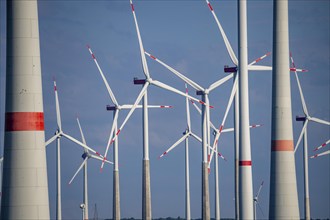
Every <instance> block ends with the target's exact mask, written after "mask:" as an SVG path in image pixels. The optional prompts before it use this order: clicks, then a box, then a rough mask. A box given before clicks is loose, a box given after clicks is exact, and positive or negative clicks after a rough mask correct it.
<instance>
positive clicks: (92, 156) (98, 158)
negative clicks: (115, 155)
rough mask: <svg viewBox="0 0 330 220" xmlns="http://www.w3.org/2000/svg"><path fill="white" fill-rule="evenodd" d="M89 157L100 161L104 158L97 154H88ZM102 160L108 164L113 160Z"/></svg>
mask: <svg viewBox="0 0 330 220" xmlns="http://www.w3.org/2000/svg"><path fill="white" fill-rule="evenodd" d="M89 156H90V157H91V158H93V159H96V160H100V161H103V160H104V158H101V157H99V156H95V155H92V154H91V155H89ZM104 162H105V163H108V164H113V162H112V161H109V160H104Z"/></svg>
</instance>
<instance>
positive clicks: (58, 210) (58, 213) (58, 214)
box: [45, 80, 103, 220]
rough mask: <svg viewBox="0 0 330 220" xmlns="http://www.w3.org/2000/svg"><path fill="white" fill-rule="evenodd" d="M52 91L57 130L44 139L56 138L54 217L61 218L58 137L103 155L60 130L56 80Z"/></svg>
mask: <svg viewBox="0 0 330 220" xmlns="http://www.w3.org/2000/svg"><path fill="white" fill-rule="evenodd" d="M54 92H55V106H56V121H57V126H58V128H57V130H56V132H55V135H54V136H53V137H51V138H50V139H49V140H48V141H46V143H45V146H47V145H49V144H50V143H52V142H53V141H55V140H56V145H57V151H56V164H57V166H56V167H57V168H56V179H57V184H56V188H57V190H56V192H57V194H56V219H57V220H61V219H62V205H61V156H60V155H61V151H60V149H61V148H60V143H61V142H60V138H61V137H65V138H66V139H68V140H70V141H72V142H74V143H76V144H78V145H80V146H81V147H83V148H84V149H85V150H89V151H91V152H93V153H94V154H96V155H97V156H99V157H101V158H102V159H103V156H102V155H101V154H100V153H98V152H96V151H95V150H93V149H92V148H90V147H89V146H87V145H86V144H84V143H82V142H80V141H78V140H77V139H75V138H73V137H71V136H70V135H68V134H66V133H64V132H63V130H62V121H61V113H60V105H59V100H58V93H57V86H56V81H55V80H54Z"/></svg>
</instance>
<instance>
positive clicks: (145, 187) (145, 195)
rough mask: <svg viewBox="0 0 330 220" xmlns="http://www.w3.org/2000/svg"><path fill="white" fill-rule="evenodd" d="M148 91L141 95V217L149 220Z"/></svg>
mask: <svg viewBox="0 0 330 220" xmlns="http://www.w3.org/2000/svg"><path fill="white" fill-rule="evenodd" d="M148 132H149V122H148V93H147V91H146V92H145V94H144V96H143V171H142V172H143V175H142V176H143V177H142V219H147V220H151V218H152V217H151V188H150V161H149V133H148Z"/></svg>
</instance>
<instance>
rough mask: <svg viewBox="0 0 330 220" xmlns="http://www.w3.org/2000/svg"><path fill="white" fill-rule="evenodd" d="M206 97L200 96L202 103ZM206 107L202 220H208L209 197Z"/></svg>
mask: <svg viewBox="0 0 330 220" xmlns="http://www.w3.org/2000/svg"><path fill="white" fill-rule="evenodd" d="M206 98H207V97H206V96H205V94H203V95H202V101H203V102H205V103H207V102H206V101H207V99H206ZM206 108H208V106H206V105H203V106H202V145H203V149H202V219H205V220H208V219H210V195H209V172H208V165H209V163H208V155H207V148H208V143H207V140H208V134H207V130H208V129H207V124H208V123H207V118H208V117H207V113H206V112H207V109H206Z"/></svg>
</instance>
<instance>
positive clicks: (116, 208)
mask: <svg viewBox="0 0 330 220" xmlns="http://www.w3.org/2000/svg"><path fill="white" fill-rule="evenodd" d="M117 111H119V110H118V109H117V110H116V111H114V112H113V117H114V118H115V114H116V113H117ZM113 123H116V125H115V131H118V125H117V121H114V122H113ZM118 150H119V149H118V138H117V140H116V141H115V142H114V146H113V160H114V161H113V162H114V166H113V195H112V196H113V197H112V207H113V209H112V219H114V220H120V190H119V157H118Z"/></svg>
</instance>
